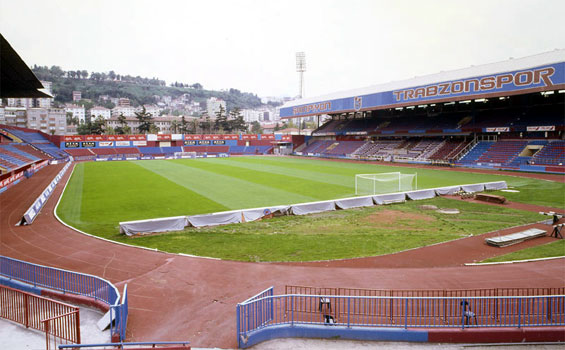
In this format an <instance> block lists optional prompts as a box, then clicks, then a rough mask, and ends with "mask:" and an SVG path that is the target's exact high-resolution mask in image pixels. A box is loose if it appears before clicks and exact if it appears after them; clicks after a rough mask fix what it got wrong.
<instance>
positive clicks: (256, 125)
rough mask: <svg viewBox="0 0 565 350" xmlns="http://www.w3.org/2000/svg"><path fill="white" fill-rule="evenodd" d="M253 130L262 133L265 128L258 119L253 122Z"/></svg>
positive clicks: (255, 132) (254, 132)
mask: <svg viewBox="0 0 565 350" xmlns="http://www.w3.org/2000/svg"><path fill="white" fill-rule="evenodd" d="M251 132H252V133H253V134H261V133H262V132H263V128H262V127H261V124H259V122H258V121H254V122H253V123H251Z"/></svg>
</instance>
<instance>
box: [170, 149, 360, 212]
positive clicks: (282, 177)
mask: <svg viewBox="0 0 565 350" xmlns="http://www.w3.org/2000/svg"><path fill="white" fill-rule="evenodd" d="M170 162H175V163H177V162H178V163H180V164H183V165H185V166H189V167H191V168H198V169H201V170H205V171H211V172H214V173H216V174H227V175H229V176H230V177H231V178H237V179H240V180H243V181H246V182H249V183H254V184H259V185H262V186H265V187H268V188H272V189H275V190H282V191H284V192H288V193H294V194H295V195H298V196H300V195H302V196H304V195H307V196H308V197H310V198H311V199H310V200H323V199H334V198H340V197H350V196H354V195H355V187H354V182H353V181H352V179H351V178H346V177H342V182H341V183H337V184H335V183H327V182H324V181H323V180H318V179H319V178H320V179H321V178H323V177H324V176H325V174H323V173H312V176H313V177H312V178H303V177H296V176H292V175H287V174H278V173H277V172H276V170H275V171H268V169H265V170H262V168H261V167H260V165H259V166H252V167H246V166H245V165H246V164H245V163H241V164H239V165H232V164H234V163H233V162H230V160H229V159H227V158H224V159H214V160H212V161H210V160H208V159H207V160H177V161H170ZM286 203H287V204H292V203H297V202H286Z"/></svg>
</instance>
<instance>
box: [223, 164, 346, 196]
mask: <svg viewBox="0 0 565 350" xmlns="http://www.w3.org/2000/svg"><path fill="white" fill-rule="evenodd" d="M216 160H217V161H218V164H222V166H224V165H226V166H232V167H239V168H244V169H248V170H254V171H256V172H263V173H271V174H276V175H279V176H287V177H292V178H296V179H297V181H300V182H303V181H315V182H316V183H325V184H330V185H337V186H344V187H348V188H349V191H350V192H351V190H352V189H354V186H355V174H354V173H353V172H352V171H349V172H348V173H347V174H342V175H339V174H336V172H335V171H329V170H331V169H330V168H325V169H322V167H317V166H316V165H311V166H309V167H306V166H301V167H298V166H291V164H288V165H289V166H283V165H286V164H280V163H273V162H270V161H269V159H268V158H266V157H265V158H264V157H261V158H259V159H254V160H251V159H249V158H223V159H216ZM333 169H335V168H333ZM322 170H326V171H322Z"/></svg>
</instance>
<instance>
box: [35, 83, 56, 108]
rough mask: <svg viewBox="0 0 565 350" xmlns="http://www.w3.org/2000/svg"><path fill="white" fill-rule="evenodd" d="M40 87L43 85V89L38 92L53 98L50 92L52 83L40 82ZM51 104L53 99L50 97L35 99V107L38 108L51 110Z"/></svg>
mask: <svg viewBox="0 0 565 350" xmlns="http://www.w3.org/2000/svg"><path fill="white" fill-rule="evenodd" d="M41 85H43V89H39V91H42V92H44V93H46V94H48V95H51V96H53V93H52V90H51V87H52V83H51V82H50V81H45V80H41ZM52 104H53V98H51V97H40V98H38V99H37V106H38V107H39V108H51V105H52Z"/></svg>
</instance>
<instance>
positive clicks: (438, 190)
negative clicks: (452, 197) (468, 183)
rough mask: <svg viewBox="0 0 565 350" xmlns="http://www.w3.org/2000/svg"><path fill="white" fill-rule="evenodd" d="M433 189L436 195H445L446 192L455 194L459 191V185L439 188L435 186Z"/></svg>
mask: <svg viewBox="0 0 565 350" xmlns="http://www.w3.org/2000/svg"><path fill="white" fill-rule="evenodd" d="M435 191H436V194H437V195H438V196H445V195H448V194H455V193H456V192H459V191H461V186H449V187H440V188H436V189H435Z"/></svg>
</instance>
